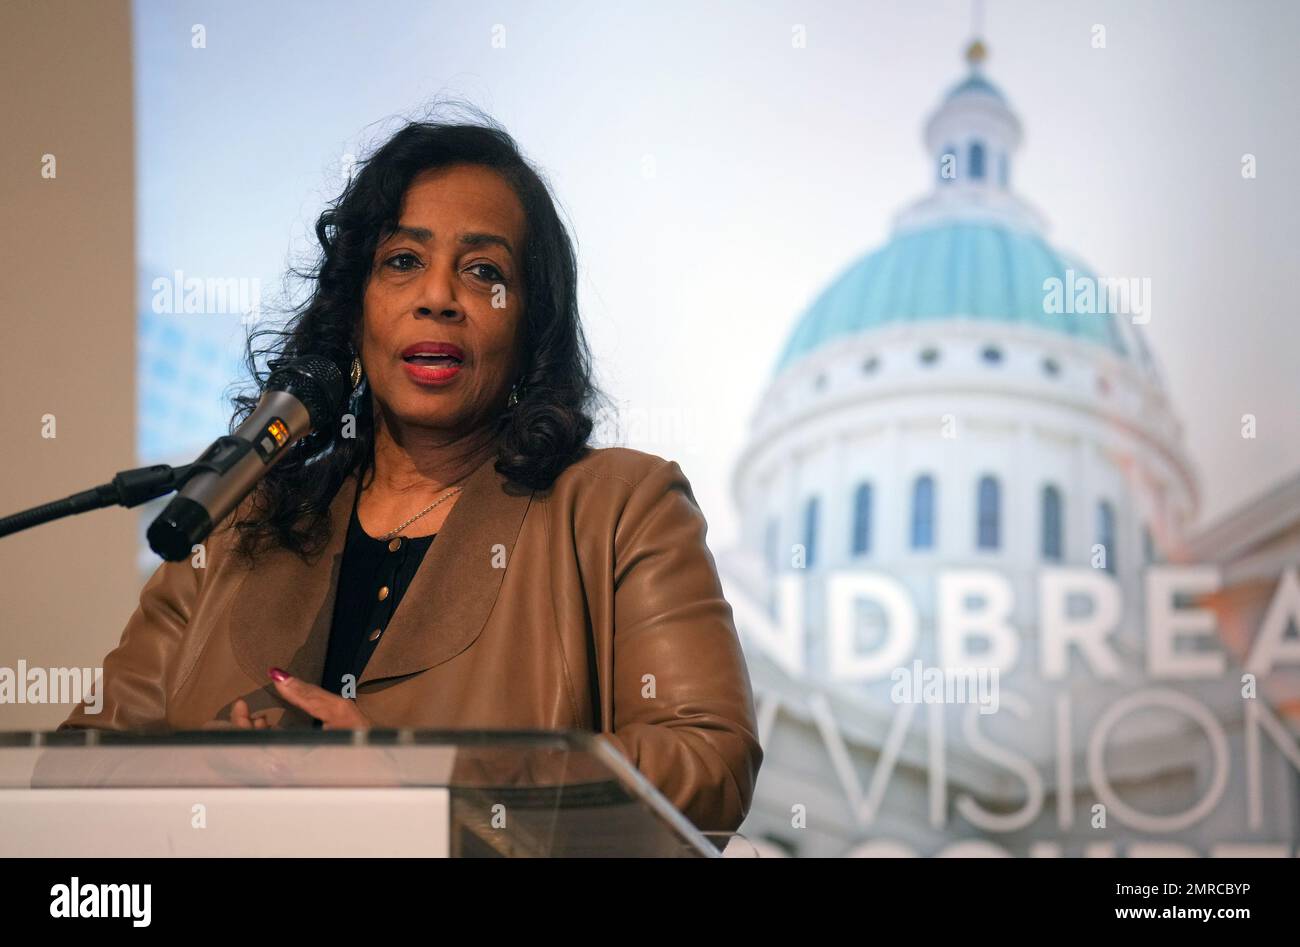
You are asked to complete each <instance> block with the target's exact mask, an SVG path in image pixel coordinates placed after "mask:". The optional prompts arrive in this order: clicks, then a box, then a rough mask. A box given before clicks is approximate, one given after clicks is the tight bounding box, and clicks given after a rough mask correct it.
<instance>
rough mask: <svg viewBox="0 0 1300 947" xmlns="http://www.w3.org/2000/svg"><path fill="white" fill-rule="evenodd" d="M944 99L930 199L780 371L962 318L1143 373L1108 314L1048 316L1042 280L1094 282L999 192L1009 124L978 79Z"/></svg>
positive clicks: (933, 133)
mask: <svg viewBox="0 0 1300 947" xmlns="http://www.w3.org/2000/svg"><path fill="white" fill-rule="evenodd" d="M973 58H974V62H972V73H971V75H970V76H969V77H968V78H967V79H965V80H964V81H962V82H960V83H958V84H957V85H956V86H955V87H954V88H953V89H952V91H951V92H949V93H948V95H947V96H946V97H945V99H944V102H943V104H942V105H941V106H940V108H939V109H938V111H937V112H936V113H935V115H934V116H933V118H931V120H930V123H929V126H928V127H927V130H926V144H927V146H928V148H929V151H930V154H931V156H932V158H933V161H934V168H935V180H936V183H937V188H936V193H935V194H934V195H933V196H932V197H931V198H929V199H927V200H926V201H923V202H921V204H919V205H918V206H917V207H915V208H913V209H912V210H910V211H909V212H907V213H906V214H904V215H903V216H902V217H901V218H900V219H899V221H898V223H897V226H896V229H895V234H894V236H893V237H892V239H890V241H889V242H888V243H887V244H886V245H885V246H884V247H881V248H880V249H878V250H875V251H874V252H871V253H868V254H866V255H865V256H863V257H862V258H861V259H859V260H857V261H856V262H854V263H853V264H852V265H851V266H849V267H848V269H847V270H845V272H844V273H843V274H842V275H840V276H839V277H838V278H837V279H835V280H834V281H833V282H832V283H831V284H830V286H828V287H827V288H826V289H825V290H823V291H822V292H821V293H820V294H819V295H818V296H817V298H816V299H815V300H814V301H813V303H812V305H811V306H810V307H809V308H808V310H807V311H806V312H805V313H804V314H803V316H802V317H801V318H800V319H799V321H798V323H797V324H796V327H795V329H794V332H793V333H792V334H791V335H790V338H789V341H788V342H787V344H786V346H785V349H784V350H783V352H782V353H781V356H780V358H779V360H778V363H777V366H776V370H777V371H778V372H779V371H782V370H784V369H785V368H787V367H789V366H790V365H791V364H792V363H793V362H794V361H796V360H797V359H799V358H801V357H803V356H805V355H808V354H809V353H812V352H816V351H817V350H819V349H820V348H822V347H823V346H825V345H828V344H830V343H832V342H835V341H836V340H838V339H842V338H845V337H849V336H857V335H859V334H861V333H863V332H867V331H870V330H873V329H878V328H881V327H883V326H890V325H896V324H902V323H913V322H923V321H928V320H948V319H962V320H969V321H972V322H978V323H981V324H983V325H987V326H995V325H996V324H998V323H1009V324H1011V325H1015V326H1025V327H1029V328H1037V329H1041V330H1044V331H1046V332H1050V333H1058V334H1061V335H1065V336H1069V337H1070V338H1074V339H1079V340H1082V341H1086V342H1091V343H1093V344H1096V345H1100V346H1103V347H1105V348H1106V349H1108V350H1109V351H1110V352H1112V353H1114V354H1116V355H1120V356H1124V357H1126V358H1129V359H1130V360H1132V361H1133V362H1134V363H1136V364H1137V365H1138V366H1139V367H1141V368H1142V369H1143V370H1145V371H1154V365H1153V363H1152V361H1151V357H1150V354H1149V352H1148V351H1147V348H1146V345H1145V343H1144V342H1143V340H1142V337H1141V335H1140V333H1138V332H1137V331H1136V327H1134V326H1133V324H1132V322H1131V320H1130V319H1129V318H1127V317H1126V316H1125V315H1117V314H1115V313H1088V314H1081V313H1076V312H1068V311H1067V312H1049V311H1046V310H1045V307H1044V294H1045V293H1044V289H1043V286H1044V283H1045V282H1046V281H1048V280H1051V279H1056V280H1060V281H1061V283H1062V285H1063V287H1064V285H1066V284H1067V282H1068V281H1069V280H1070V274H1071V273H1073V274H1074V280H1075V282H1076V283H1077V284H1082V283H1084V282H1085V281H1087V280H1093V279H1095V275H1094V274H1093V273H1092V272H1091V271H1090V270H1089V269H1088V267H1087V266H1086V265H1084V264H1083V263H1082V262H1081V261H1077V260H1072V259H1070V258H1069V257H1068V256H1067V255H1066V254H1064V253H1062V252H1061V251H1060V250H1058V249H1056V248H1055V247H1053V246H1052V245H1051V244H1050V243H1048V241H1047V240H1045V239H1044V237H1043V235H1042V229H1043V227H1042V223H1041V221H1040V220H1039V218H1038V217H1037V215H1036V214H1034V213H1033V211H1032V210H1030V209H1029V208H1028V207H1027V206H1026V205H1024V204H1023V203H1022V202H1021V201H1019V200H1018V199H1017V198H1016V197H1015V196H1014V194H1013V193H1012V191H1011V189H1010V179H1011V163H1012V158H1013V156H1014V153H1015V151H1016V149H1017V147H1018V146H1019V143H1020V135H1021V128H1020V122H1019V120H1018V119H1017V118H1016V116H1015V114H1014V113H1013V112H1012V111H1011V109H1010V106H1009V105H1008V104H1007V100H1006V97H1005V96H1004V95H1003V94H1002V93H1001V91H999V90H998V89H997V87H995V86H994V85H993V84H992V83H991V82H989V81H988V80H987V79H985V78H984V77H983V76H982V75H981V74H980V73H979V71H978V61H979V59H980V54H979V53H978V52H977V53H976V55H975V57H973Z"/></svg>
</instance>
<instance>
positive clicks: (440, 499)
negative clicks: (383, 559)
mask: <svg viewBox="0 0 1300 947" xmlns="http://www.w3.org/2000/svg"><path fill="white" fill-rule="evenodd" d="M462 489H463V488H462V487H457V488H456V489H454V490H452V491H450V492H448V493H445V494H443V495H442V496H440V497H438V499H436V500H434V501H433V502H432V503H430V504H429V505H428V506H426V507H425V508H424V509H422V510H421V511H420V512H419V513H416V514H415V515H414V516H412V517H411V518H410V519H409V520H407V521H406V522H405V523H403V524H402V525H401V526H399V527H397V529H394V530H391V531H389V532H387V533H385V534H384V535H383V536H382V537H381V538H380V542H385V541H387V540H389V539H392V538H393V537H394V536H396V535H397V534H398V533H400V532H401V531H402V530H404V529H406V527H408V526H410V525H411V524H412V523H414V522H415V521H416V520H418V519H419V518H420V517H421V516H423V515H424V514H425V513H428V512H429V511H430V510H432V509H433V508H434V507H435V506H437V505H438V504H439V503H441V502H443V501H444V500H450V499H451V498H452V497H454V496H455V495H456V494H458V493H460V491H461V490H462Z"/></svg>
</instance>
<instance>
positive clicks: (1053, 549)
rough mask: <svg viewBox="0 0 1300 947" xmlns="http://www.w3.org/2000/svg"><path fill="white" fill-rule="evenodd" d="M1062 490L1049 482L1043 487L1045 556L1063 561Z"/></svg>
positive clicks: (1051, 559) (1049, 559)
mask: <svg viewBox="0 0 1300 947" xmlns="http://www.w3.org/2000/svg"><path fill="white" fill-rule="evenodd" d="M1063 545H1064V544H1063V543H1062V542H1061V491H1060V490H1058V489H1057V488H1056V487H1054V486H1052V485H1051V484H1048V485H1047V486H1045V487H1043V558H1044V559H1046V560H1048V561H1050V562H1060V561H1061V549H1062V546H1063Z"/></svg>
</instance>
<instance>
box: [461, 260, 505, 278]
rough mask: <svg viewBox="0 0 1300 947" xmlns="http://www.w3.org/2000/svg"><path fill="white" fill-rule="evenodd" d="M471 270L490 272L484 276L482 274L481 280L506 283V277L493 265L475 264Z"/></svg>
mask: <svg viewBox="0 0 1300 947" xmlns="http://www.w3.org/2000/svg"><path fill="white" fill-rule="evenodd" d="M470 270H487V271H488V274H487V275H484V274H482V273H480V274H478V275H479V278H480V279H485V280H488V281H489V282H492V283H503V282H505V277H504V276H502V275H501V271H500V270H498V269H497V268H496V267H495V266H493V265H492V264H491V263H475V264H474V265H473V266H471V267H470Z"/></svg>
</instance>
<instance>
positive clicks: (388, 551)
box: [321, 497, 437, 697]
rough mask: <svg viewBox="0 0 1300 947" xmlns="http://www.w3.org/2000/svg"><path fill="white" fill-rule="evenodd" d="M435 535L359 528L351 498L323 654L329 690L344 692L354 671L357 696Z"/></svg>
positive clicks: (323, 684) (325, 683)
mask: <svg viewBox="0 0 1300 947" xmlns="http://www.w3.org/2000/svg"><path fill="white" fill-rule="evenodd" d="M435 535H437V534H436V533H435V534H433V535H431V536H418V537H415V538H407V537H405V536H399V537H397V538H396V539H392V540H388V541H384V540H381V539H375V538H374V537H372V536H370V535H368V534H367V533H366V531H365V530H364V529H362V528H361V520H360V519H359V518H358V517H357V498H355V497H354V498H353V501H352V519H351V521H350V522H349V523H348V537H347V541H346V544H345V545H344V548H343V565H342V567H341V570H340V572H339V581H338V594H337V596H336V598H335V600H334V619H333V623H332V624H331V626H330V639H329V648H328V650H327V651H326V654H325V673H324V675H323V677H322V679H321V687H323V688H325V690H327V691H331V692H332V693H335V694H340V693H342V691H343V688H344V685H345V683H347V682H345V681H344V679H343V678H344V676H345V675H348V674H351V675H353V677H352V681H351V683H352V685H353V686H352V688H351V690H350V692H349V694H348V695H347V696H349V697H355V696H356V684H357V682H358V681H360V680H361V672H362V671H363V670H365V667H366V662H368V661H369V660H370V655H372V654H374V651H375V648H377V647H379V641H380V639H381V638H382V637H383V635H384V630H385V629H386V628H387V627H388V623H389V622H390V621H392V618H393V613H394V612H395V611H397V606H398V604H399V603H400V602H401V601H402V596H403V595H404V594H406V590H407V588H408V587H409V586H410V584H411V580H412V579H413V578H414V577H415V573H416V570H417V569H419V568H420V562H421V561H422V560H423V559H424V554H425V552H427V551H428V549H429V546H430V545H432V544H433V537H434V536H435Z"/></svg>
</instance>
